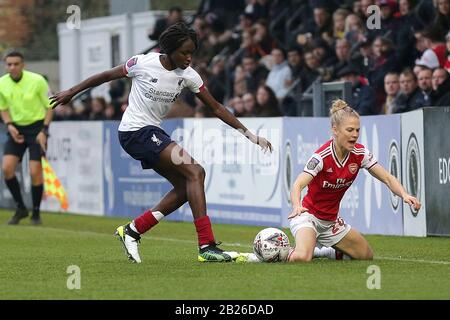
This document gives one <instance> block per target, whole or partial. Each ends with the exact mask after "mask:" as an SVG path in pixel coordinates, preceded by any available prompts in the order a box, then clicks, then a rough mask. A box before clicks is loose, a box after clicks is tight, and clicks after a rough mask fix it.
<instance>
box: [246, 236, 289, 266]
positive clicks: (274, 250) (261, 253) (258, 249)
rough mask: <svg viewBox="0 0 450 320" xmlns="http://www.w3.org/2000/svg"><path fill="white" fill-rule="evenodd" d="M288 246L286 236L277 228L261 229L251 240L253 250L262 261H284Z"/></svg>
mask: <svg viewBox="0 0 450 320" xmlns="http://www.w3.org/2000/svg"><path fill="white" fill-rule="evenodd" d="M289 248H290V246H289V238H288V236H287V235H286V233H284V232H283V231H281V230H280V229H277V228H266V229H263V230H261V231H260V232H259V233H258V234H257V235H256V237H255V240H254V241H253V252H254V253H255V255H256V256H257V257H258V259H259V260H261V261H262V262H279V261H286V259H287V257H288V254H289Z"/></svg>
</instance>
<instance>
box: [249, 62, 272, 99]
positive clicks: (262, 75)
mask: <svg viewBox="0 0 450 320" xmlns="http://www.w3.org/2000/svg"><path fill="white" fill-rule="evenodd" d="M268 74H269V70H267V69H266V67H264V66H258V67H257V68H256V69H255V71H253V72H252V74H251V75H248V74H247V75H245V82H246V83H247V91H248V92H253V93H254V92H256V89H258V87H259V85H260V84H262V83H264V82H265V81H266V78H267V75H268Z"/></svg>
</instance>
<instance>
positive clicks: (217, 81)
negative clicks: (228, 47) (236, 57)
mask: <svg viewBox="0 0 450 320" xmlns="http://www.w3.org/2000/svg"><path fill="white" fill-rule="evenodd" d="M225 61H226V59H225V57H224V56H221V55H218V56H215V57H214V58H213V59H212V61H211V64H212V66H211V74H210V76H209V77H208V89H209V91H210V92H211V94H212V95H213V96H214V97H216V99H217V101H219V102H221V103H223V101H224V99H225V94H226V90H227V89H226V82H225V81H226V73H225Z"/></svg>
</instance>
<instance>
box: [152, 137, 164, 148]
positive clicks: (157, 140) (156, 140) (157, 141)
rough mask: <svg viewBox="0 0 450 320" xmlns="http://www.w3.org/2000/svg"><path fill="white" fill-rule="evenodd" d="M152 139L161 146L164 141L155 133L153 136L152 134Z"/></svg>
mask: <svg viewBox="0 0 450 320" xmlns="http://www.w3.org/2000/svg"><path fill="white" fill-rule="evenodd" d="M152 141H153V142H154V143H156V145H157V146H158V147H159V146H160V145H161V143H162V141H161V140H159V139H158V138H157V137H156V136H155V134H153V136H152Z"/></svg>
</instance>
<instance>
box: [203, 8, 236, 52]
mask: <svg viewBox="0 0 450 320" xmlns="http://www.w3.org/2000/svg"><path fill="white" fill-rule="evenodd" d="M205 21H206V23H207V24H208V26H209V35H208V41H209V43H210V44H211V45H212V47H213V52H214V55H216V54H218V53H220V52H221V51H222V50H223V49H224V48H225V47H227V45H228V44H230V43H231V42H232V37H233V32H232V31H231V29H227V28H226V23H225V21H223V20H221V18H220V17H219V16H218V15H217V14H216V13H208V14H207V15H206V16H205Z"/></svg>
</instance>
